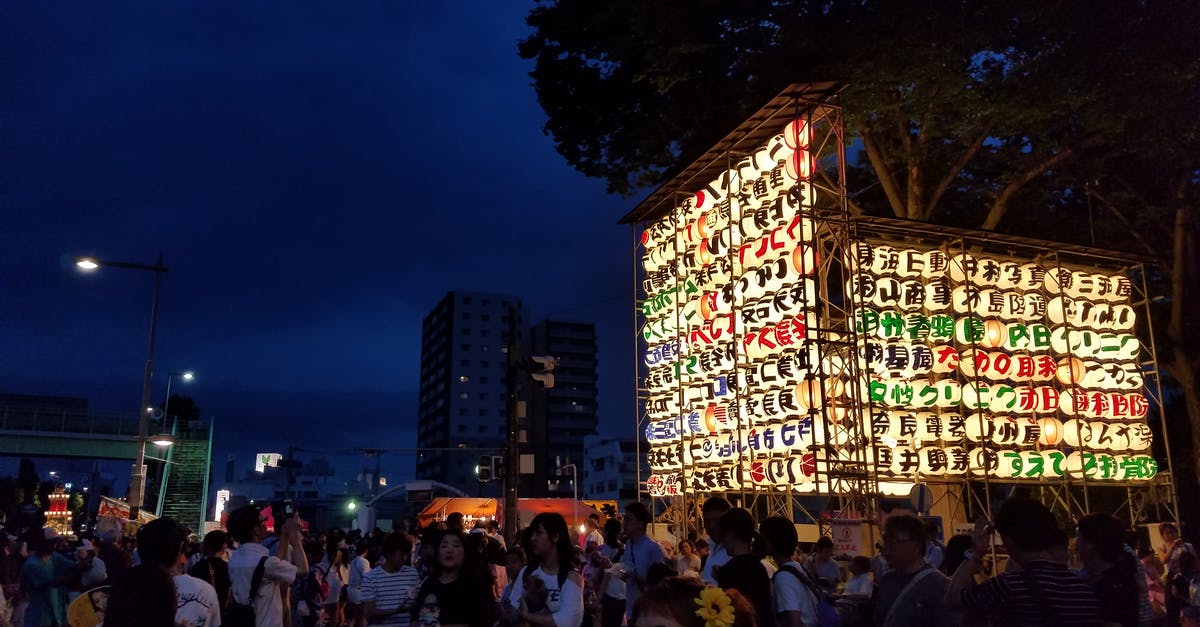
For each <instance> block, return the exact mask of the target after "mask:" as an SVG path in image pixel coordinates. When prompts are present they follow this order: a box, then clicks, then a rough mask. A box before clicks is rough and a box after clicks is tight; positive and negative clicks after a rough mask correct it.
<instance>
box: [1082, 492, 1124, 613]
mask: <svg viewBox="0 0 1200 627" xmlns="http://www.w3.org/2000/svg"><path fill="white" fill-rule="evenodd" d="M1075 551H1076V552H1077V553H1078V554H1079V559H1080V561H1081V562H1082V563H1083V571H1082V573H1081V574H1082V575H1083V577H1084V579H1086V580H1087V582H1088V585H1090V586H1091V587H1092V593H1093V594H1095V595H1096V599H1097V600H1098V601H1099V602H1100V615H1101V616H1103V617H1104V619H1105V620H1106V621H1108V622H1110V623H1116V624H1119V625H1121V627H1136V626H1137V624H1138V582H1137V560H1136V558H1134V556H1132V555H1130V554H1129V553H1126V552H1125V529H1124V526H1123V525H1121V522H1120V521H1118V520H1117V519H1116V518H1114V517H1113V516H1111V515H1109V514H1088V515H1087V516H1084V517H1083V518H1080V519H1079V522H1078V523H1077V524H1076V536H1075Z"/></svg>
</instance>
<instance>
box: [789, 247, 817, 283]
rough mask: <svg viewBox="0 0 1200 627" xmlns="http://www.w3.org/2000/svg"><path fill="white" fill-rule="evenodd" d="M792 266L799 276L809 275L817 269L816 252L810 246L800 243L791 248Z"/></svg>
mask: <svg viewBox="0 0 1200 627" xmlns="http://www.w3.org/2000/svg"><path fill="white" fill-rule="evenodd" d="M792 268H794V269H795V270H796V274H798V275H799V276H810V275H812V273H814V272H816V271H817V253H816V249H815V248H813V247H812V246H807V245H800V246H796V247H795V248H794V249H792Z"/></svg>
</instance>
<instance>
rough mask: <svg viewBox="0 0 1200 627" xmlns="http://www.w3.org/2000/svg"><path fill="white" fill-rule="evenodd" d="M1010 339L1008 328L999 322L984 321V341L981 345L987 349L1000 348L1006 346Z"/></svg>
mask: <svg viewBox="0 0 1200 627" xmlns="http://www.w3.org/2000/svg"><path fill="white" fill-rule="evenodd" d="M1007 338H1008V327H1007V326H1006V325H1005V324H1004V323H1003V322H1000V321H999V320H995V319H992V320H984V321H983V339H982V340H980V341H979V343H980V344H982V345H983V346H985V347H987V348H999V347H1001V346H1004V340H1006V339H1007Z"/></svg>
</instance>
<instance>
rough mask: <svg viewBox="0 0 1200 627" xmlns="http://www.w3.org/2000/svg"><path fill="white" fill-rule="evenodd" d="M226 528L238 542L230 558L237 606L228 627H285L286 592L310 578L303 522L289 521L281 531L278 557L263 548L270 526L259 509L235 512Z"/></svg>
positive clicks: (229, 619)
mask: <svg viewBox="0 0 1200 627" xmlns="http://www.w3.org/2000/svg"><path fill="white" fill-rule="evenodd" d="M225 527H226V528H227V529H228V531H229V535H230V536H232V537H233V539H234V540H236V541H237V542H238V548H237V550H236V551H234V552H233V554H232V555H230V557H229V578H230V581H231V583H232V595H233V602H232V605H231V606H230V608H229V610H228V612H226V617H227V619H228V622H227V623H225V625H226V627H283V592H284V591H285V590H287V589H288V588H289V587H291V585H292V584H293V583H295V582H296V577H297V576H299V575H307V574H308V558H307V557H306V556H305V554H304V548H303V546H302V545H301V543H300V542H301V538H302V535H301V530H300V520H299V518H298V517H292V518H288V519H287V521H286V522H284V523H283V525H282V526H281V527H280V529H279V556H278V557H272V556H271V555H270V554H269V552H268V551H267V547H265V546H263V545H262V540H263V539H264V538H266V537H267V526H266V519H265V518H263V517H262V514H261V512H259V510H258V508H257V507H255V506H253V505H247V506H245V507H240V508H238V509H236V510H234V511H233V513H231V514H230V515H229V518H228V519H227V520H226V523H225Z"/></svg>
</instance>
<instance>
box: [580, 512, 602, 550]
mask: <svg viewBox="0 0 1200 627" xmlns="http://www.w3.org/2000/svg"><path fill="white" fill-rule="evenodd" d="M588 542H594V543H595V546H597V547H598V546H600V545H601V544H604V536H603V535H601V533H600V514H597V513H595V512H592V513H591V514H589V515H588V517H587V519H586V520H584V521H583V533H581V534H579V548H580V549H581V550H583V552H584V553H585V554H586V553H587V551H588Z"/></svg>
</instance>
